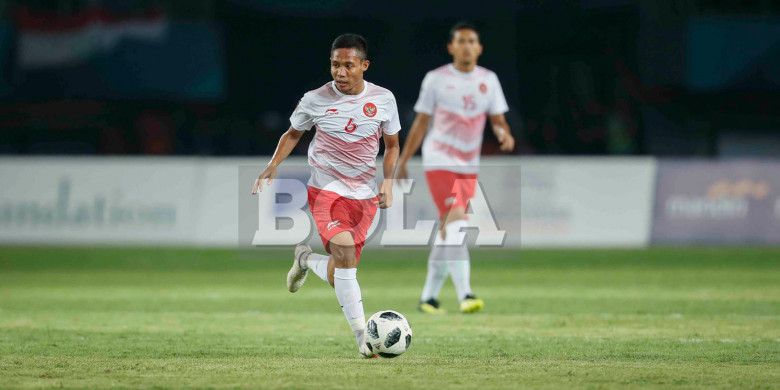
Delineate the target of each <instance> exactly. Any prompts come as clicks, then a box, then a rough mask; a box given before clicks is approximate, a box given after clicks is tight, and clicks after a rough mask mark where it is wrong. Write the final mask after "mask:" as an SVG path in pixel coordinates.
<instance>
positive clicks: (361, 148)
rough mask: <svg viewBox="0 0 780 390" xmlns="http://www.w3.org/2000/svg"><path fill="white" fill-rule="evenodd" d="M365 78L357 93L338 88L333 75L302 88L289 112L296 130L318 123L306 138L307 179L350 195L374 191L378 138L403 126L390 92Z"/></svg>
mask: <svg viewBox="0 0 780 390" xmlns="http://www.w3.org/2000/svg"><path fill="white" fill-rule="evenodd" d="M364 83H365V84H364V88H363V92H361V93H360V94H358V95H346V94H344V93H342V92H341V91H339V90H338V89H337V88H336V85H335V83H334V82H332V81H331V82H329V83H327V84H325V85H323V86H322V87H320V88H317V89H315V90H312V91H309V92H306V94H304V95H303V98H302V99H301V101H300V102H299V103H298V107H296V108H295V111H294V112H293V113H292V116H290V125H291V126H292V128H294V129H296V130H300V131H307V130H310V129H311V128H312V127H315V128H316V129H317V132H316V133H315V134H314V139H313V140H312V141H311V144H309V165H311V168H312V173H311V178H310V179H309V185H310V186H312V187H316V188H320V189H325V190H328V191H333V192H336V193H338V194H339V195H341V196H345V197H349V198H353V199H369V198H372V197H374V196H376V193H377V186H376V180H375V176H376V156H377V153H379V140H380V138H381V137H382V133H384V134H388V135H392V134H396V133H398V131H399V130H401V123H400V121H399V120H398V107H397V106H396V103H395V96H393V93H392V92H390V91H389V90H387V89H385V88H382V87H380V86H378V85H375V84H372V83H369V82H368V81H364Z"/></svg>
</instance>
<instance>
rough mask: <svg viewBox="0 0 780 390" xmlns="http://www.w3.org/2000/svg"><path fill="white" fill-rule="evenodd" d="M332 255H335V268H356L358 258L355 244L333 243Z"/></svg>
mask: <svg viewBox="0 0 780 390" xmlns="http://www.w3.org/2000/svg"><path fill="white" fill-rule="evenodd" d="M331 256H333V262H334V263H335V267H334V268H355V267H357V258H356V256H355V247H354V246H344V245H334V244H331Z"/></svg>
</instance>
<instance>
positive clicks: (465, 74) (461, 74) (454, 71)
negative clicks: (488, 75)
mask: <svg viewBox="0 0 780 390" xmlns="http://www.w3.org/2000/svg"><path fill="white" fill-rule="evenodd" d="M447 66H449V68H450V70H451V71H452V72H453V73H455V74H457V75H460V76H473V75H475V74H476V73H475V72H476V71H477V67H476V66H474V70H472V71H471V72H464V71H462V70H458V68H456V67H455V65H454V64H453V63H451V62H450V63H449V64H447Z"/></svg>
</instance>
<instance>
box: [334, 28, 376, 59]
mask: <svg viewBox="0 0 780 390" xmlns="http://www.w3.org/2000/svg"><path fill="white" fill-rule="evenodd" d="M336 49H356V50H357V51H359V52H360V53H361V54H362V58H363V59H364V60H365V59H366V58H368V43H366V38H363V36H362V35H358V34H341V35H339V36H337V37H336V39H334V40H333V44H332V45H330V52H331V53H333V50H336Z"/></svg>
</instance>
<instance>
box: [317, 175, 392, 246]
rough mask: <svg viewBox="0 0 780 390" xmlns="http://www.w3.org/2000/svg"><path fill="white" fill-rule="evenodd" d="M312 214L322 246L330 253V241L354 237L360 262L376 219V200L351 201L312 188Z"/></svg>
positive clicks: (330, 192)
mask: <svg viewBox="0 0 780 390" xmlns="http://www.w3.org/2000/svg"><path fill="white" fill-rule="evenodd" d="M308 188H309V190H308V196H309V210H311V215H312V216H313V217H314V223H315V224H316V225H317V231H318V232H319V234H320V238H321V239H322V245H324V246H325V250H326V251H328V253H330V246H329V245H328V244H329V243H330V240H331V239H332V238H333V236H335V235H336V234H339V233H341V232H350V233H352V238H353V239H354V240H355V258H356V259H357V260H358V261H360V253H361V252H362V251H363V245H364V244H365V242H366V235H367V234H368V228H370V227H371V222H372V221H373V220H374V215H376V209H377V206H376V205H375V204H374V202H375V201H376V198H375V197H374V198H371V199H351V198H345V197H343V196H341V195H339V194H337V193H335V192H332V191H327V190H323V189H319V188H315V187H311V186H309V187H308Z"/></svg>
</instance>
